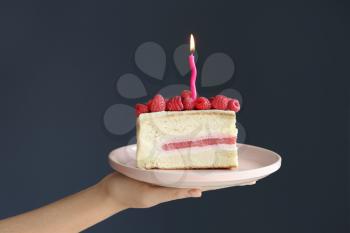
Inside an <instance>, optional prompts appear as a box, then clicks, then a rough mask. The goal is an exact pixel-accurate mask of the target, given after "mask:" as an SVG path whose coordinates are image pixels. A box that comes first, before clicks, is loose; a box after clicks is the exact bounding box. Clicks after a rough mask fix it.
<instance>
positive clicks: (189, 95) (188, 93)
mask: <svg viewBox="0 0 350 233" xmlns="http://www.w3.org/2000/svg"><path fill="white" fill-rule="evenodd" d="M181 97H182V98H192V92H191V91H189V90H183V91H182V92H181Z"/></svg>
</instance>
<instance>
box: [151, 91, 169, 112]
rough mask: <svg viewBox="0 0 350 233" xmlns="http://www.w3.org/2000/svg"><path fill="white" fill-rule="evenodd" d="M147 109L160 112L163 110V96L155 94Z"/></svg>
mask: <svg viewBox="0 0 350 233" xmlns="http://www.w3.org/2000/svg"><path fill="white" fill-rule="evenodd" d="M149 110H150V111H151V112H161V111H164V110H165V100H164V98H163V96H161V95H159V94H158V95H156V96H154V97H153V99H152V101H151V103H150V106H149Z"/></svg>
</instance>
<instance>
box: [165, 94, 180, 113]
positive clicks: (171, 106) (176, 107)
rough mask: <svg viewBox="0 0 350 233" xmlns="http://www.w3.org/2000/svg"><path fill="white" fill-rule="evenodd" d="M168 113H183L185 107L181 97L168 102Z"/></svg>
mask: <svg viewBox="0 0 350 233" xmlns="http://www.w3.org/2000/svg"><path fill="white" fill-rule="evenodd" d="M166 109H167V110H168V111H182V110H183V109H184V106H183V104H182V102H181V96H174V97H172V98H170V99H169V100H168V103H167V105H166Z"/></svg>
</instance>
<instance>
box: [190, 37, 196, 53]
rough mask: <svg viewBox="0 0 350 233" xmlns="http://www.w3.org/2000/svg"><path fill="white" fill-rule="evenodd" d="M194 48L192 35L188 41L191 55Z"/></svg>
mask: <svg viewBox="0 0 350 233" xmlns="http://www.w3.org/2000/svg"><path fill="white" fill-rule="evenodd" d="M195 48H196V46H195V44H194V38H193V35H192V34H191V39H190V51H191V53H194V50H195Z"/></svg>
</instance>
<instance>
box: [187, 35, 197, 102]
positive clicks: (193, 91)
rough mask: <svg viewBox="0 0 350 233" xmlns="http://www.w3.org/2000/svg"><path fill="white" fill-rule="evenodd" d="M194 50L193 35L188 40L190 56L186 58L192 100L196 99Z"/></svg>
mask: <svg viewBox="0 0 350 233" xmlns="http://www.w3.org/2000/svg"><path fill="white" fill-rule="evenodd" d="M194 50H195V44H194V39H193V35H192V34H191V40H190V51H191V55H190V56H189V57H188V62H189V63H190V69H191V81H190V88H191V94H192V96H191V97H192V99H196V98H197V90H196V78H197V68H196V63H195V59H194Z"/></svg>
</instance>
